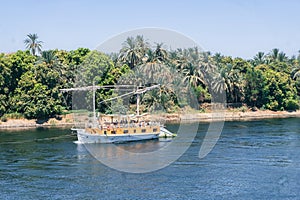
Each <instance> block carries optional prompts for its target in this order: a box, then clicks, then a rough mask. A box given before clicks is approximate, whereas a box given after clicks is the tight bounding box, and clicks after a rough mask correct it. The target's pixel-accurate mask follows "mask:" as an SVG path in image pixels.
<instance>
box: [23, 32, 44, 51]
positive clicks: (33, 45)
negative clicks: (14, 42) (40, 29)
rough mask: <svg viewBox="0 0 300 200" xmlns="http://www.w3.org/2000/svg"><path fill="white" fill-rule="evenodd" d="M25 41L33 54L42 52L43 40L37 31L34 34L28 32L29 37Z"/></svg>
mask: <svg viewBox="0 0 300 200" xmlns="http://www.w3.org/2000/svg"><path fill="white" fill-rule="evenodd" d="M24 43H25V45H26V48H27V49H29V50H30V52H31V53H32V55H34V56H35V55H36V53H37V52H38V53H41V52H42V43H43V42H42V41H39V40H38V35H37V34H36V33H34V34H28V35H27V38H26V39H25V40H24Z"/></svg>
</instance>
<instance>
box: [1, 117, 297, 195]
mask: <svg viewBox="0 0 300 200" xmlns="http://www.w3.org/2000/svg"><path fill="white" fill-rule="evenodd" d="M168 129H170V130H176V129H178V125H176V124H173V125H169V126H168ZM206 129H207V124H200V126H199V130H198V134H197V136H196V138H195V140H194V142H193V143H192V145H191V147H190V148H189V149H188V151H186V153H185V154H184V155H183V156H181V157H180V158H179V159H178V160H177V161H176V162H174V163H173V164H172V165H170V166H168V167H166V168H164V169H161V170H159V171H155V172H152V173H146V174H130V173H123V172H119V171H117V170H114V169H111V168H109V167H106V166H105V165H103V164H102V163H100V162H99V161H98V160H97V159H95V158H94V157H93V156H92V155H91V154H90V153H89V151H87V148H93V149H94V150H95V151H96V152H98V153H99V154H102V155H103V156H107V157H110V158H112V159H113V158H114V157H116V156H118V155H120V154H123V155H127V154H124V153H126V152H131V153H141V154H143V153H149V152H155V150H156V149H161V148H164V147H165V146H167V145H169V144H170V142H169V141H164V140H152V141H143V142H133V143H124V144H117V145H116V146H117V151H115V150H113V148H112V146H111V145H109V144H105V145H103V144H93V145H89V146H85V145H83V144H76V143H74V141H76V136H74V135H71V132H70V131H69V130H67V129H38V130H23V131H3V130H1V131H0V185H1V188H0V192H1V199H299V196H300V192H299V191H300V190H299V189H300V188H299V184H300V182H299V180H300V170H299V169H300V154H299V152H300V124H299V119H297V118H295V119H272V120H263V121H250V122H228V123H225V127H224V130H223V132H222V135H221V138H220V140H219V141H218V143H217V145H216V146H215V147H214V149H213V151H212V152H210V154H208V156H207V157H205V158H204V159H199V158H198V152H199V148H200V145H201V143H202V140H203V138H204V136H205V131H206ZM176 142H177V143H176V145H177V146H180V145H182V144H183V143H185V142H186V141H184V140H183V141H176ZM112 145H114V144H112ZM121 163H122V162H121Z"/></svg>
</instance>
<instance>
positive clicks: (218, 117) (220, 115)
mask: <svg viewBox="0 0 300 200" xmlns="http://www.w3.org/2000/svg"><path fill="white" fill-rule="evenodd" d="M291 117H299V118H300V110H298V111H294V112H288V111H277V112H275V111H269V110H265V111H261V110H258V111H245V112H243V111H232V110H226V111H222V112H221V111H220V112H211V113H196V112H195V113H192V114H180V113H175V114H155V115H149V116H148V119H152V120H159V121H163V122H165V123H179V122H195V121H199V122H212V121H246V120H259V119H271V118H291ZM72 126H74V117H73V114H66V115H62V116H61V118H59V119H56V118H51V119H49V120H47V121H36V120H27V119H8V120H7V121H6V122H0V129H24V128H37V127H72Z"/></svg>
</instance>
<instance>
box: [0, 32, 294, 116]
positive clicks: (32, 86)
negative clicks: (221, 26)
mask: <svg viewBox="0 0 300 200" xmlns="http://www.w3.org/2000/svg"><path fill="white" fill-rule="evenodd" d="M25 43H26V45H27V47H28V49H29V50H27V51H17V52H15V53H12V54H4V53H2V54H0V86H1V87H0V117H1V116H3V115H4V114H8V113H21V114H22V115H23V116H24V117H26V118H37V119H43V118H49V117H54V116H56V115H58V114H61V113H62V111H63V110H64V109H66V110H70V109H71V106H72V96H71V94H68V93H61V92H60V91H59V89H61V88H70V87H73V86H77V85H74V83H75V82H76V84H79V85H80V84H82V85H91V84H93V82H94V83H95V84H96V85H113V84H116V82H117V81H118V80H119V78H120V77H121V76H122V77H123V76H125V77H126V76H127V80H129V81H140V82H141V84H144V82H143V80H144V79H145V77H142V76H141V77H136V75H135V76H131V75H132V74H133V70H137V71H138V72H139V73H142V74H144V75H145V74H146V75H147V79H148V80H152V81H153V83H154V82H155V83H159V80H161V79H163V78H164V79H167V80H170V84H175V82H176V81H177V82H178V80H174V79H172V77H168V73H167V71H168V70H173V72H176V73H178V74H180V75H181V77H182V79H181V80H180V81H182V82H184V83H186V84H188V86H189V88H190V89H192V90H193V91H194V92H195V94H196V96H197V100H198V103H199V104H200V105H201V104H202V103H209V102H210V101H211V95H210V92H212V90H216V91H217V90H218V91H219V92H222V91H225V92H226V98H227V102H228V103H229V104H230V105H242V104H246V105H247V106H249V107H257V108H261V109H270V110H275V111H278V110H296V109H299V95H300V55H299V56H298V57H296V56H293V57H291V58H289V57H287V56H286V55H285V54H284V53H283V52H280V51H279V50H278V49H273V50H272V51H271V52H269V53H268V54H265V53H262V52H259V53H258V54H257V55H255V57H254V58H253V59H251V60H245V59H242V58H232V57H230V56H223V55H221V54H219V53H216V54H214V55H211V54H210V53H209V52H199V51H198V49H197V48H189V49H177V50H173V51H168V50H166V49H164V48H163V44H156V46H155V47H154V48H151V47H150V45H149V44H148V43H147V42H145V40H144V38H143V37H142V36H138V37H136V38H128V39H127V40H126V41H125V42H124V43H123V48H122V49H120V52H119V53H116V54H113V55H106V54H104V53H101V52H98V51H90V50H89V49H86V48H79V49H77V50H74V51H64V50H49V51H41V41H37V36H36V35H28V38H27V39H26V40H25ZM37 52H39V53H40V55H36V53H37ZM165 66H167V67H168V69H165V68H164V67H165ZM95 74H96V76H95ZM208 74H209V76H208ZM78 78H79V80H81V82H80V81H78ZM168 78H169V79H168ZM125 79H126V78H125ZM83 80H84V81H83ZM82 81H83V82H82ZM168 84H169V83H167V84H166V83H164V85H162V87H161V88H160V89H159V90H153V91H151V92H150V93H149V94H147V95H144V96H143V99H142V101H141V103H142V104H143V105H142V106H141V108H142V109H144V110H145V111H149V110H152V109H155V108H158V107H161V108H163V109H164V110H165V111H167V112H174V111H177V110H178V109H181V108H183V107H184V106H186V105H187V103H188V102H186V100H180V99H178V97H176V93H177V92H178V91H174V90H173V89H171V87H168V86H167V85H168ZM111 95H114V94H113V92H112V91H111V90H100V91H98V93H97V96H96V98H97V101H98V102H99V101H102V100H105V99H107V98H109V97H110V96H111ZM134 100H135V99H134V97H133V99H131V102H134ZM120 103H122V102H120ZM97 106H98V109H99V110H101V111H102V112H109V109H111V110H110V111H112V110H113V109H112V108H110V107H109V106H103V105H102V106H99V105H97ZM116 106H119V107H120V105H116ZM18 116H19V115H18Z"/></svg>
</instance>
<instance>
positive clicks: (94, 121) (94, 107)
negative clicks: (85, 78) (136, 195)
mask: <svg viewBox="0 0 300 200" xmlns="http://www.w3.org/2000/svg"><path fill="white" fill-rule="evenodd" d="M96 124H97V123H96V88H95V82H94V81H93V127H94V128H95V127H96Z"/></svg>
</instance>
